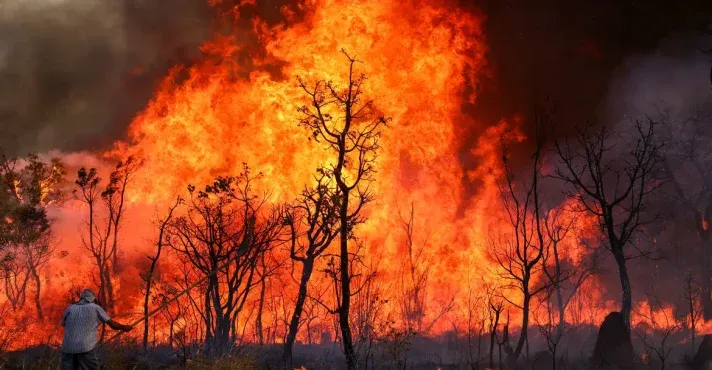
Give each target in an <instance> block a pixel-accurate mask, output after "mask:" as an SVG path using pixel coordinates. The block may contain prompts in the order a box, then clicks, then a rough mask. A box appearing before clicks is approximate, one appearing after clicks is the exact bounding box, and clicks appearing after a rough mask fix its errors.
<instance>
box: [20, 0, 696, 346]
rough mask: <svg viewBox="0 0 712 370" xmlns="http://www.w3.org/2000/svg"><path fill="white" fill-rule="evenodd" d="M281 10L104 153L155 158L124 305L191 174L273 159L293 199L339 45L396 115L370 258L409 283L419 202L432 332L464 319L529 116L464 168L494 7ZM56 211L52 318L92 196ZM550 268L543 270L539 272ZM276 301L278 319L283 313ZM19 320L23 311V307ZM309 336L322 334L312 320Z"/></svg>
mask: <svg viewBox="0 0 712 370" xmlns="http://www.w3.org/2000/svg"><path fill="white" fill-rule="evenodd" d="M211 2H212V3H214V4H216V3H219V2H220V1H219V0H212V1H211ZM242 6H250V2H249V1H244V2H243V4H242V5H241V6H239V7H236V8H235V9H234V12H232V13H231V15H234V16H236V18H239V16H238V15H239V14H238V13H239V12H240V11H241V9H242ZM297 11H298V12H299V13H300V14H302V13H303V14H305V16H304V18H303V19H299V20H297V17H296V16H295V15H294V14H296V13H297ZM282 13H283V14H284V15H285V18H286V19H288V22H286V23H285V24H280V25H277V26H270V25H268V24H267V23H265V22H263V21H261V20H259V19H255V20H253V22H252V25H251V26H252V27H251V30H252V32H253V33H254V35H253V36H255V37H256V38H257V39H258V40H259V42H260V45H261V48H260V49H259V50H253V49H252V48H253V47H254V46H249V45H246V44H243V43H241V41H240V40H241V38H240V37H237V36H235V35H233V36H224V35H222V36H215V38H214V40H212V41H210V42H207V43H205V44H204V45H203V47H202V48H201V50H202V52H203V53H204V55H205V58H204V60H203V61H202V62H200V63H198V64H196V65H193V66H190V67H184V66H176V67H175V68H173V69H172V70H171V71H170V72H169V73H168V75H167V76H166V77H165V78H164V79H163V81H162V83H161V84H160V86H159V87H158V90H157V91H156V92H155V95H154V97H153V99H152V100H151V101H150V102H149V103H148V105H147V106H146V108H145V109H144V110H143V111H142V112H141V113H140V114H139V115H137V116H136V117H135V119H134V120H133V122H132V123H131V125H130V128H129V132H128V140H127V141H125V142H119V143H116V145H115V147H114V148H113V149H112V150H111V151H109V152H107V153H104V156H105V157H107V158H125V157H127V156H128V155H136V156H139V157H140V158H142V159H143V161H144V162H143V167H142V168H141V170H140V171H139V172H137V173H136V174H135V178H134V179H133V181H132V183H131V186H130V189H129V191H128V193H127V195H128V196H129V201H130V205H129V207H130V211H129V212H130V213H131V215H130V216H127V217H129V218H131V221H129V222H130V224H129V226H128V227H126V228H125V230H126V231H124V234H122V239H123V240H122V248H123V251H124V256H123V257H124V258H125V260H126V261H127V262H126V263H125V264H124V265H123V266H122V270H121V274H120V277H119V279H118V281H117V282H116V289H117V291H118V295H119V296H120V297H121V298H120V302H118V306H117V307H116V311H117V312H122V313H126V314H127V315H128V317H130V318H138V317H140V313H139V312H140V309H141V305H142V301H141V299H142V297H141V291H140V289H139V288H138V287H139V286H140V285H141V279H140V273H142V272H144V267H145V262H146V258H145V256H146V255H147V254H148V255H151V254H152V253H153V248H154V245H153V244H152V243H151V242H150V241H149V240H150V239H151V237H153V236H154V234H155V230H154V228H153V224H151V222H150V220H151V219H152V217H154V216H155V210H156V209H163V208H165V207H166V206H167V205H168V204H169V203H170V202H171V201H172V200H173V199H175V196H176V195H177V194H184V191H185V189H186V186H188V185H189V184H192V185H196V186H202V185H204V184H207V183H210V182H211V181H212V180H213V179H214V178H215V177H216V176H218V175H235V174H238V173H240V172H241V170H242V166H243V163H246V164H248V165H249V166H250V168H251V169H253V170H254V171H259V172H261V173H262V174H263V177H261V179H260V180H259V182H258V183H257V186H258V187H259V189H260V191H265V192H269V193H270V198H269V200H270V202H271V203H273V204H277V203H280V202H287V201H291V200H293V199H294V198H295V196H296V195H297V194H298V192H299V191H300V190H301V189H302V188H303V187H304V186H305V185H307V184H310V182H311V181H312V174H313V173H314V171H315V170H316V169H317V168H318V167H319V166H320V165H322V164H324V163H325V161H326V159H327V157H326V153H325V150H324V148H323V147H322V146H320V144H319V143H315V142H314V141H311V140H309V133H308V132H305V130H304V129H303V128H302V127H299V126H298V125H297V123H298V120H299V113H298V112H297V107H299V106H300V105H302V104H304V98H305V97H304V94H303V91H302V90H301V89H300V88H299V87H298V86H297V84H296V77H301V78H303V79H304V80H306V81H314V80H321V79H324V80H330V81H334V82H335V83H337V84H340V85H343V83H344V79H345V77H346V73H347V71H346V69H345V66H346V63H345V60H344V58H343V55H342V54H341V50H342V49H343V50H346V51H348V53H349V54H350V55H354V56H356V58H357V59H358V60H359V61H360V63H358V64H357V69H358V72H359V73H364V74H365V75H367V76H368V80H367V81H366V83H365V84H364V88H365V89H366V91H365V92H364V95H365V96H368V97H369V98H372V99H373V100H374V104H375V106H376V108H377V109H378V110H379V111H380V112H382V113H383V114H385V115H387V116H389V117H391V118H392V122H391V123H390V128H389V129H388V130H385V131H384V133H383V137H382V142H381V145H382V150H381V151H380V152H379V157H378V160H377V162H376V165H377V174H376V178H375V182H374V188H373V189H372V190H373V191H374V193H375V194H377V201H376V202H375V203H374V204H372V205H371V206H370V208H369V209H368V211H367V212H368V217H369V218H368V222H367V223H366V224H364V225H361V226H360V228H359V229H358V236H359V239H360V240H361V241H363V242H364V246H365V249H366V252H365V255H366V258H367V259H368V261H367V262H366V264H371V265H378V266H379V274H378V283H379V284H380V286H383V287H395V286H398V284H406V283H403V282H402V281H401V280H399V279H401V276H402V271H403V257H402V256H403V255H404V250H405V247H404V246H403V245H404V242H403V239H404V237H403V233H402V232H400V230H401V226H400V223H399V222H400V220H399V217H398V215H399V214H402V213H404V212H405V210H406V209H409V208H410V207H411V205H412V207H413V209H414V215H415V216H414V220H413V230H414V244H415V245H417V246H418V248H421V250H422V252H419V253H418V256H419V258H420V259H421V260H420V261H418V263H421V264H424V265H427V266H428V271H430V272H431V274H430V275H429V279H428V285H427V287H426V288H425V291H424V292H423V296H424V297H427V301H428V307H426V310H425V311H426V312H424V313H423V315H424V317H423V318H422V321H423V322H424V323H425V324H426V325H425V326H427V327H428V328H429V334H441V333H444V332H445V331H447V330H450V329H452V323H454V322H460V323H462V322H463V320H461V317H463V316H464V315H460V313H462V312H466V311H467V307H465V303H463V302H464V301H465V297H468V294H469V295H472V294H480V293H482V292H483V291H484V287H483V286H482V281H485V282H486V283H491V282H494V281H496V280H497V279H498V277H497V275H496V272H494V271H493V268H492V265H491V262H490V261H488V260H487V257H486V251H485V249H486V246H487V238H488V237H489V236H491V235H493V233H495V234H496V233H499V232H502V230H505V229H506V228H507V227H508V226H507V224H506V221H505V215H504V214H503V212H502V210H501V208H500V200H499V195H498V189H497V185H496V181H495V179H496V177H497V176H501V175H502V171H501V168H500V166H499V165H498V164H497V163H498V160H499V159H500V157H499V154H498V152H497V148H496V143H497V142H498V141H497V140H498V138H499V137H500V136H501V135H502V134H503V133H504V132H505V130H507V129H511V132H510V133H511V135H510V136H511V137H509V139H510V140H512V141H514V142H521V141H524V140H526V138H525V137H524V135H523V134H522V133H521V132H519V131H518V130H517V123H516V122H517V120H515V122H514V123H508V122H504V121H503V122H502V123H501V124H500V125H497V126H495V127H491V128H488V129H484V128H483V129H482V134H481V136H480V139H479V140H478V142H477V143H476V145H474V147H473V148H472V149H471V153H472V154H473V156H474V157H476V158H477V160H478V165H477V166H474V167H472V168H467V169H465V168H464V167H463V165H462V163H461V162H460V159H459V155H460V153H461V151H462V149H463V146H464V145H465V144H466V143H463V142H462V140H461V133H462V132H463V131H464V130H465V129H466V128H472V127H475V128H477V127H482V126H483V125H481V124H479V123H477V122H473V120H472V118H470V117H469V116H467V115H466V114H464V113H463V112H462V106H463V104H465V103H473V102H476V98H477V96H476V94H475V93H474V92H473V91H474V90H473V89H472V87H473V86H476V84H477V82H478V79H479V78H480V77H481V76H483V75H484V73H486V59H485V52H486V50H487V47H486V45H485V39H484V35H483V31H482V24H483V21H484V17H483V15H481V14H479V13H477V12H474V11H466V10H463V9H460V8H458V7H456V6H454V5H449V2H444V1H437V0H434V1H426V0H419V1H395V0H386V1H375V0H355V1H346V0H304V1H301V2H298V3H297V4H295V5H292V6H288V7H284V8H283V9H282ZM242 55H248V56H250V57H251V58H252V60H250V61H249V63H247V62H244V61H243V58H238V56H242ZM276 70H277V72H275V71H276ZM134 73H138V72H134ZM465 149H470V148H465ZM69 159H70V161H76V160H77V158H76V157H71V158H69ZM470 181H477V183H478V184H480V187H479V189H478V191H477V193H476V194H469V193H467V191H466V190H465V186H464V185H465V184H466V183H468V182H470ZM43 194H44V193H43ZM54 212H55V216H57V217H56V219H58V220H59V221H58V224H57V226H56V227H57V229H58V234H59V236H60V238H61V239H62V241H63V243H62V245H61V246H60V250H61V251H62V253H64V254H63V256H65V257H63V258H60V259H59V260H55V261H53V262H52V264H51V267H50V268H49V269H48V271H46V272H45V276H46V278H47V280H49V281H51V282H52V283H51V285H50V287H48V288H47V289H45V294H46V295H47V297H48V299H49V297H50V296H53V297H55V298H53V299H52V306H53V307H51V308H50V310H49V311H50V312H49V313H48V316H50V317H58V315H59V314H61V310H62V309H63V308H62V307H63V305H64V304H66V303H67V302H64V301H62V300H61V299H58V298H56V297H65V296H67V291H68V290H69V289H70V288H72V287H74V286H78V285H82V284H91V280H90V278H89V277H90V276H91V274H90V271H89V270H90V266H89V267H88V266H87V265H86V263H83V262H81V261H82V260H83V259H84V258H85V252H84V250H83V249H82V248H81V240H80V239H79V236H77V235H76V225H77V224H79V223H81V222H82V217H83V216H84V214H85V213H86V211H85V210H83V209H81V207H80V206H79V205H78V204H77V203H76V202H68V203H67V204H65V205H63V206H62V207H57V208H55V209H54ZM563 217H564V218H568V219H576V224H577V225H578V227H579V229H577V230H578V231H579V234H581V233H593V232H594V231H592V230H595V229H596V226H597V225H596V223H595V220H594V219H585V218H583V217H581V216H578V215H573V214H565V215H564V216H563ZM705 227H706V224H705ZM563 243H564V244H565V246H562V249H564V250H565V253H564V257H563V258H565V259H566V260H567V261H569V262H571V263H572V264H574V265H576V264H578V263H580V261H581V259H582V255H583V247H582V246H581V245H580V241H579V240H577V239H575V238H573V237H572V238H569V239H567V240H565V241H563ZM284 257H285V256H283V255H282V256H277V257H276V258H284ZM161 263H162V264H164V265H166V266H169V267H167V268H165V269H166V270H169V271H171V270H173V268H174V267H175V268H178V267H179V264H180V263H179V262H178V261H175V260H163V261H162V262H161ZM421 271H422V270H421ZM289 273H295V272H293V271H285V272H283V273H282V275H279V276H278V277H277V281H276V282H275V283H274V284H273V285H271V286H269V287H267V288H266V289H267V290H268V292H267V293H266V295H267V296H268V297H270V299H271V301H270V302H271V303H270V304H271V305H272V307H273V309H274V311H275V312H280V313H284V312H289V310H290V309H291V308H290V307H289V306H290V304H291V300H293V299H294V296H295V295H296V293H295V292H296V286H295V285H294V283H293V281H294V276H296V275H294V276H289V275H288V274H289ZM541 278H542V277H541V276H536V277H535V280H536V279H541ZM319 284H320V283H319V281H316V282H315V285H319ZM384 289H385V288H384ZM581 289H582V290H584V291H586V292H587V294H585V295H580V296H576V297H575V298H574V299H572V303H571V305H572V307H574V308H572V310H571V312H569V313H568V314H567V315H568V316H567V317H566V320H567V321H568V322H570V323H581V324H584V323H589V324H593V323H596V322H600V321H601V319H602V318H603V317H604V316H605V314H606V313H607V312H608V311H610V310H611V309H615V307H613V304H612V303H611V302H606V301H605V300H604V299H603V298H602V296H603V294H602V293H601V288H600V287H599V286H598V284H597V281H596V280H595V279H591V280H590V281H588V282H586V283H585V284H584V285H583V287H582V288H581ZM390 293H391V295H392V296H397V294H399V293H397V292H393V291H391V292H390ZM376 294H377V293H376ZM512 294H513V295H512V297H509V298H510V299H511V300H512V301H514V302H517V300H518V299H519V298H517V297H516V296H515V295H514V294H516V293H512ZM451 304H452V305H454V306H455V307H450V306H449V305H451ZM180 309H181V307H180V306H176V307H172V308H170V309H169V310H167V311H166V313H165V315H168V316H170V315H173V314H176V315H177V311H178V310H180ZM398 310H399V307H398V305H397V304H395V303H391V304H388V305H386V308H385V313H384V316H387V317H396V316H397V315H398ZM534 314H535V315H536V316H537V317H535V319H534V320H533V321H534V322H544V320H545V317H546V315H545V314H544V313H534ZM448 315H449V316H448ZM515 315H516V313H515V312H514V311H512V312H511V322H512V323H513V324H512V327H516V324H514V323H515V322H517V319H516V317H515ZM277 316H279V315H278V314H275V317H274V318H273V319H272V321H274V322H276V321H277V318H278V317H277ZM446 316H447V317H446ZM503 317H504V314H503ZM247 320H248V319H246V318H241V321H240V324H241V325H245V326H247V325H248V323H247ZM166 321H167V319H166ZM270 324H273V323H265V325H270ZM14 325H16V326H22V325H23V323H22V321H21V320H19V319H18V320H17V321H16V322H15V323H14ZM162 325H163V327H162V328H159V329H158V331H159V332H160V333H162V335H164V336H165V337H167V336H168V335H171V336H172V337H173V336H175V337H176V338H181V335H187V334H186V332H188V331H189V330H190V327H189V325H190V323H188V322H186V321H185V320H183V319H180V320H176V321H175V322H173V323H172V324H171V325H172V326H170V328H169V327H168V325H167V324H165V323H163V324H162ZM315 325H321V326H322V327H324V328H326V329H324V330H323V331H322V332H328V331H329V330H331V329H333V328H330V327H328V325H329V320H325V321H324V322H317V323H315ZM462 325H465V324H462ZM275 326H276V324H275ZM54 329H56V328H55V327H53V326H49V325H43V324H42V323H37V324H36V325H34V326H29V329H25V330H27V331H33V333H34V335H32V336H27V337H25V341H24V342H22V343H17V344H16V346H17V347H23V346H26V345H29V344H31V343H34V344H36V343H40V342H42V341H44V340H48V339H47V338H50V339H49V340H50V341H54V342H56V341H57V340H58V338H57V337H56V333H55V331H54ZM280 330H284V329H283V328H282V329H280ZM275 331H277V330H276V329H275ZM50 333H55V336H54V337H52V336H50ZM168 333H170V334H168ZM280 335H281V333H277V334H274V336H275V338H274V342H276V343H279V342H280V341H281V340H283V339H282V338H280ZM308 335H309V338H310V339H309V341H311V340H312V339H311V335H312V334H311V332H309V334H308ZM306 337H307V334H306V333H305V334H300V340H304V341H306V340H307V339H306ZM314 341H315V342H317V341H318V340H316V339H315V340H314Z"/></svg>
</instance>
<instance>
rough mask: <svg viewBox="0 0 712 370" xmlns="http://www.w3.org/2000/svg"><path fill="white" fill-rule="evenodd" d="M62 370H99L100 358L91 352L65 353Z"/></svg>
mask: <svg viewBox="0 0 712 370" xmlns="http://www.w3.org/2000/svg"><path fill="white" fill-rule="evenodd" d="M60 369H61V370H80V369H81V370H99V358H98V357H97V356H96V351H95V350H91V351H89V352H84V353H64V352H62V363H61V364H60Z"/></svg>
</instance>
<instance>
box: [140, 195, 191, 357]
mask: <svg viewBox="0 0 712 370" xmlns="http://www.w3.org/2000/svg"><path fill="white" fill-rule="evenodd" d="M182 202H183V199H181V198H180V197H179V198H178V199H176V202H175V203H174V204H173V206H171V207H170V208H169V209H168V214H167V215H166V217H165V218H164V219H162V220H160V221H159V224H158V240H157V241H156V254H155V255H153V256H147V258H148V259H149V260H150V261H151V265H150V267H149V268H148V271H146V273H145V274H142V276H141V278H142V279H143V281H144V282H145V283H146V287H145V289H146V290H145V292H144V297H143V298H144V299H143V352H144V353H148V319H149V310H148V301H149V299H150V297H151V288H152V287H153V284H154V282H155V280H156V276H155V273H156V268H157V266H158V260H159V259H160V258H161V252H163V246H164V245H165V243H164V241H165V238H166V230H167V229H168V225H169V224H170V222H171V219H172V218H173V213H174V212H175V210H176V208H178V206H179V205H180V204H181V203H182ZM171 328H172V327H171Z"/></svg>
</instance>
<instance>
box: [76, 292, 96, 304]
mask: <svg viewBox="0 0 712 370" xmlns="http://www.w3.org/2000/svg"><path fill="white" fill-rule="evenodd" d="M79 297H80V298H81V299H83V300H85V301H87V302H88V303H92V302H94V301H95V300H96V296H95V295H94V292H92V291H91V289H84V290H83V291H82V294H81V295H80V296H79Z"/></svg>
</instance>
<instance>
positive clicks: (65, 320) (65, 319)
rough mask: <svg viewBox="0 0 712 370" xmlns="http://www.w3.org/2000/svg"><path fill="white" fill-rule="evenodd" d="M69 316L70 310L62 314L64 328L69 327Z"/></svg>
mask: <svg viewBox="0 0 712 370" xmlns="http://www.w3.org/2000/svg"><path fill="white" fill-rule="evenodd" d="M67 316H69V308H67V309H66V310H64V313H63V314H62V327H65V326H67Z"/></svg>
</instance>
